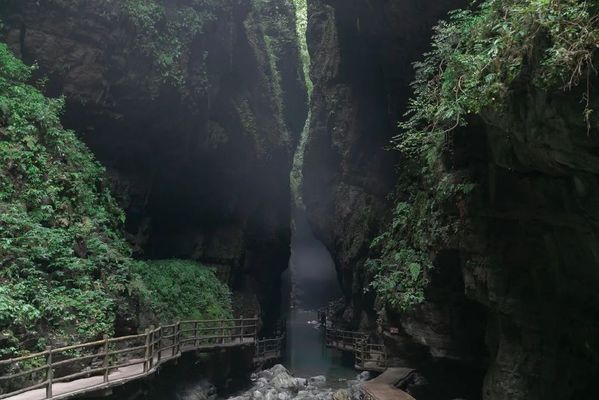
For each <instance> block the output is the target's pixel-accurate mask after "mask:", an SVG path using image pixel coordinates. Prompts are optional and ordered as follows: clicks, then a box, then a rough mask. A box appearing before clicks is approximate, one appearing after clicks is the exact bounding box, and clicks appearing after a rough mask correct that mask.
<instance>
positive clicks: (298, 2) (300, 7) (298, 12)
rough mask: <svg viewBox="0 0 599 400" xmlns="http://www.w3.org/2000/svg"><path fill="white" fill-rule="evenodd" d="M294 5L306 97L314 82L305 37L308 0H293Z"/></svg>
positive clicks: (309, 93) (309, 94) (310, 93)
mask: <svg viewBox="0 0 599 400" xmlns="http://www.w3.org/2000/svg"><path fill="white" fill-rule="evenodd" d="M294 5H295V20H296V31H297V37H298V39H299V44H300V53H301V57H302V66H303V69H304V79H305V81H306V88H307V89H308V97H310V96H311V95H312V90H313V88H314V84H313V83H312V79H310V52H309V51H308V42H307V39H306V31H307V30H308V0H294Z"/></svg>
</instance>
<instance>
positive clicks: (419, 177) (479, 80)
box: [366, 0, 599, 311]
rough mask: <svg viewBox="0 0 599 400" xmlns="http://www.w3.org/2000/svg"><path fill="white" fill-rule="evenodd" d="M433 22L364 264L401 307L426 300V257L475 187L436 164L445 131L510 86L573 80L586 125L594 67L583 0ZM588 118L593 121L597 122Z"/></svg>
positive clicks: (505, 94) (503, 2) (450, 229)
mask: <svg viewBox="0 0 599 400" xmlns="http://www.w3.org/2000/svg"><path fill="white" fill-rule="evenodd" d="M477 4H478V5H477V6H475V7H473V8H472V9H469V10H460V11H455V12H453V13H452V14H451V15H450V18H449V20H448V21H445V22H441V23H440V24H439V25H438V26H437V27H436V29H435V35H434V37H433V43H432V50H431V51H430V52H429V53H427V54H425V57H424V60H423V61H422V62H419V63H416V64H415V66H416V80H415V82H414V83H413V87H414V92H415V94H414V97H413V98H412V100H411V101H410V105H409V109H408V113H407V120H406V121H405V122H403V123H401V124H400V127H401V128H402V133H401V134H400V135H399V136H397V137H396V138H395V142H394V144H395V146H396V148H397V149H398V150H400V151H401V152H402V153H403V154H404V155H405V156H406V157H405V158H404V161H403V164H402V168H401V171H400V180H399V182H398V187H397V193H396V195H395V200H396V208H395V210H394V212H393V222H392V223H391V224H390V225H389V227H388V228H387V229H386V231H385V232H383V233H382V234H381V235H380V236H379V237H378V238H377V239H375V241H374V242H373V250H374V251H373V253H374V255H373V256H372V258H371V259H370V260H369V261H368V262H367V264H366V267H367V270H368V271H369V272H370V273H371V274H372V276H373V280H372V284H371V287H372V288H373V289H374V290H375V291H376V293H377V295H378V298H379V301H380V302H381V303H382V304H385V305H386V306H389V308H390V309H393V310H395V311H406V310H409V309H410V308H412V307H414V306H415V305H417V304H419V303H421V302H422V301H423V300H424V299H425V288H426V286H427V284H428V282H429V279H428V278H427V274H428V271H429V270H430V269H431V268H432V263H431V261H430V255H431V254H434V253H435V247H436V246H438V245H445V246H447V245H450V244H449V242H450V241H451V240H452V238H453V239H454V240H455V238H457V237H459V233H460V232H463V231H464V226H463V224H464V221H463V219H464V218H463V217H464V215H463V214H464V210H465V208H466V204H467V201H468V199H470V198H471V197H472V196H471V195H472V192H473V191H475V190H476V185H475V184H474V183H472V182H470V181H469V178H468V177H467V176H465V175H461V174H460V173H459V171H454V172H451V173H450V172H448V171H446V170H445V168H444V166H443V163H442V152H443V144H444V142H445V138H446V135H447V134H449V133H450V132H451V131H453V130H455V129H457V128H459V127H463V126H466V125H467V124H468V122H469V120H471V118H472V117H473V116H477V115H478V116H484V114H485V113H486V112H489V111H492V112H502V111H504V109H506V108H507V107H506V106H508V104H509V102H510V99H511V96H512V95H513V89H514V87H515V86H516V85H520V86H525V87H530V88H534V89H535V90H540V91H545V92H555V91H560V90H570V89H572V88H574V87H578V88H579V89H578V90H579V91H580V92H581V93H582V98H581V103H582V104H581V107H580V118H581V121H582V120H585V121H586V122H587V125H588V127H589V129H590V127H591V124H592V121H591V119H592V118H595V117H594V114H593V110H592V109H591V101H590V97H591V96H593V93H596V90H595V89H594V88H592V82H593V78H594V77H595V76H596V74H597V51H598V50H599V46H598V43H599V14H598V11H599V5H598V4H597V3H596V2H591V1H584V0H485V1H482V2H479V3H477ZM593 121H594V120H593Z"/></svg>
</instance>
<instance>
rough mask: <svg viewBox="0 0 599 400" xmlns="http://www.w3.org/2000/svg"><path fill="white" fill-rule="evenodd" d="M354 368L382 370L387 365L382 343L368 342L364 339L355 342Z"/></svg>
mask: <svg viewBox="0 0 599 400" xmlns="http://www.w3.org/2000/svg"><path fill="white" fill-rule="evenodd" d="M355 358H356V368H358V369H362V370H369V371H384V370H385V369H386V368H387V367H388V360H387V351H386V350H385V346H384V345H382V344H374V343H368V342H367V340H366V339H363V340H360V341H358V343H357V347H356V350H355Z"/></svg>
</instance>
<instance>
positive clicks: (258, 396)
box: [252, 390, 264, 400]
mask: <svg viewBox="0 0 599 400" xmlns="http://www.w3.org/2000/svg"><path fill="white" fill-rule="evenodd" d="M252 399H254V400H263V399H264V395H263V394H262V392H260V391H259V390H256V391H254V393H253V394H252Z"/></svg>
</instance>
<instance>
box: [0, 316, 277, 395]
mask: <svg viewBox="0 0 599 400" xmlns="http://www.w3.org/2000/svg"><path fill="white" fill-rule="evenodd" d="M257 323H258V320H257V319H256V318H250V319H243V318H241V319H230V320H210V321H184V322H180V323H177V324H173V325H167V326H162V327H160V328H157V329H151V330H148V331H146V332H145V333H143V334H140V335H132V336H127V337H121V338H113V339H109V338H104V339H103V340H101V341H96V342H91V343H84V344H78V345H73V346H68V347H62V348H58V349H52V348H48V349H47V350H46V351H44V352H41V353H37V354H32V355H29V356H25V357H19V358H16V359H11V360H1V361H0V373H1V374H2V375H0V388H2V389H3V390H4V391H2V392H0V399H3V400H46V399H68V398H72V397H75V396H80V395H83V394H87V393H92V392H96V391H102V390H106V389H110V388H112V387H114V386H120V385H123V384H125V383H127V382H130V381H132V380H136V379H140V378H143V377H146V376H149V375H151V374H154V373H155V372H156V371H157V370H158V369H159V368H160V366H161V365H163V364H164V363H166V362H169V361H172V360H174V359H177V358H179V357H181V355H182V354H183V353H186V352H191V351H194V352H210V351H215V350H219V349H226V348H234V347H245V346H252V347H255V349H256V351H255V354H254V356H255V362H257V363H264V362H266V361H269V360H271V359H275V358H279V357H281V348H282V343H283V342H284V338H282V337H281V338H276V339H265V340H258V339H257V336H256V334H257V326H258V324H257Z"/></svg>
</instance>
